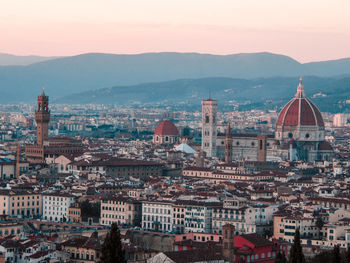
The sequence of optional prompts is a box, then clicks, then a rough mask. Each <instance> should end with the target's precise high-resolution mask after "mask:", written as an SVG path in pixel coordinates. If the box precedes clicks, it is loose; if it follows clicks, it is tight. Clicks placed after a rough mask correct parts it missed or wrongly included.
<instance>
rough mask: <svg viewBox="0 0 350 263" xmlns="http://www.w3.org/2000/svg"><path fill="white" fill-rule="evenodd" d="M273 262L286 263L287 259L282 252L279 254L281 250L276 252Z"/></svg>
mask: <svg viewBox="0 0 350 263" xmlns="http://www.w3.org/2000/svg"><path fill="white" fill-rule="evenodd" d="M275 263H287V259H286V256H285V255H284V253H283V254H281V252H278V253H277V256H276V258H275Z"/></svg>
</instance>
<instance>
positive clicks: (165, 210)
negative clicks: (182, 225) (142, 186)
mask: <svg viewBox="0 0 350 263" xmlns="http://www.w3.org/2000/svg"><path fill="white" fill-rule="evenodd" d="M173 215H174V214H173V202H172V201H166V200H153V201H143V202H142V225H141V226H142V228H143V229H144V230H152V231H160V232H172V231H173V219H174V218H173Z"/></svg>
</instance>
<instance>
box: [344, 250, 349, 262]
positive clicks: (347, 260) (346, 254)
mask: <svg viewBox="0 0 350 263" xmlns="http://www.w3.org/2000/svg"><path fill="white" fill-rule="evenodd" d="M344 262H345V263H350V249H349V248H348V249H347V250H346V252H345V255H344Z"/></svg>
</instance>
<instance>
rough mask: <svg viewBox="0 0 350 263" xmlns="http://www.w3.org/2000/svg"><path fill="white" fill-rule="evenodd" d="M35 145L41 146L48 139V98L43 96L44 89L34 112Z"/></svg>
mask: <svg viewBox="0 0 350 263" xmlns="http://www.w3.org/2000/svg"><path fill="white" fill-rule="evenodd" d="M35 122H36V126H37V130H36V143H37V144H38V145H43V143H44V141H45V140H47V139H48V137H49V122H50V110H49V97H48V96H46V95H45V92H44V89H43V92H42V93H41V95H40V96H38V106H37V109H36V111H35Z"/></svg>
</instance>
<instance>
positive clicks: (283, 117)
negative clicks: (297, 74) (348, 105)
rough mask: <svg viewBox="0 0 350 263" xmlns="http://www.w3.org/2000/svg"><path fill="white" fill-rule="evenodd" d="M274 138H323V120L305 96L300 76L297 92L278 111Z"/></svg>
mask: <svg viewBox="0 0 350 263" xmlns="http://www.w3.org/2000/svg"><path fill="white" fill-rule="evenodd" d="M275 137H276V139H278V140H282V141H283V140H290V139H292V138H293V139H294V140H297V141H322V140H324V122H323V118H322V115H321V112H320V111H319V109H318V108H317V107H316V106H315V104H313V103H312V102H311V101H310V100H309V99H308V98H307V97H306V96H305V91H304V86H303V84H302V78H300V83H299V85H298V88H297V93H296V94H295V96H294V98H292V99H291V100H290V101H289V102H288V103H287V104H286V105H285V106H284V107H283V109H282V111H281V112H280V114H279V116H278V119H277V123H276V136H275Z"/></svg>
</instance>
